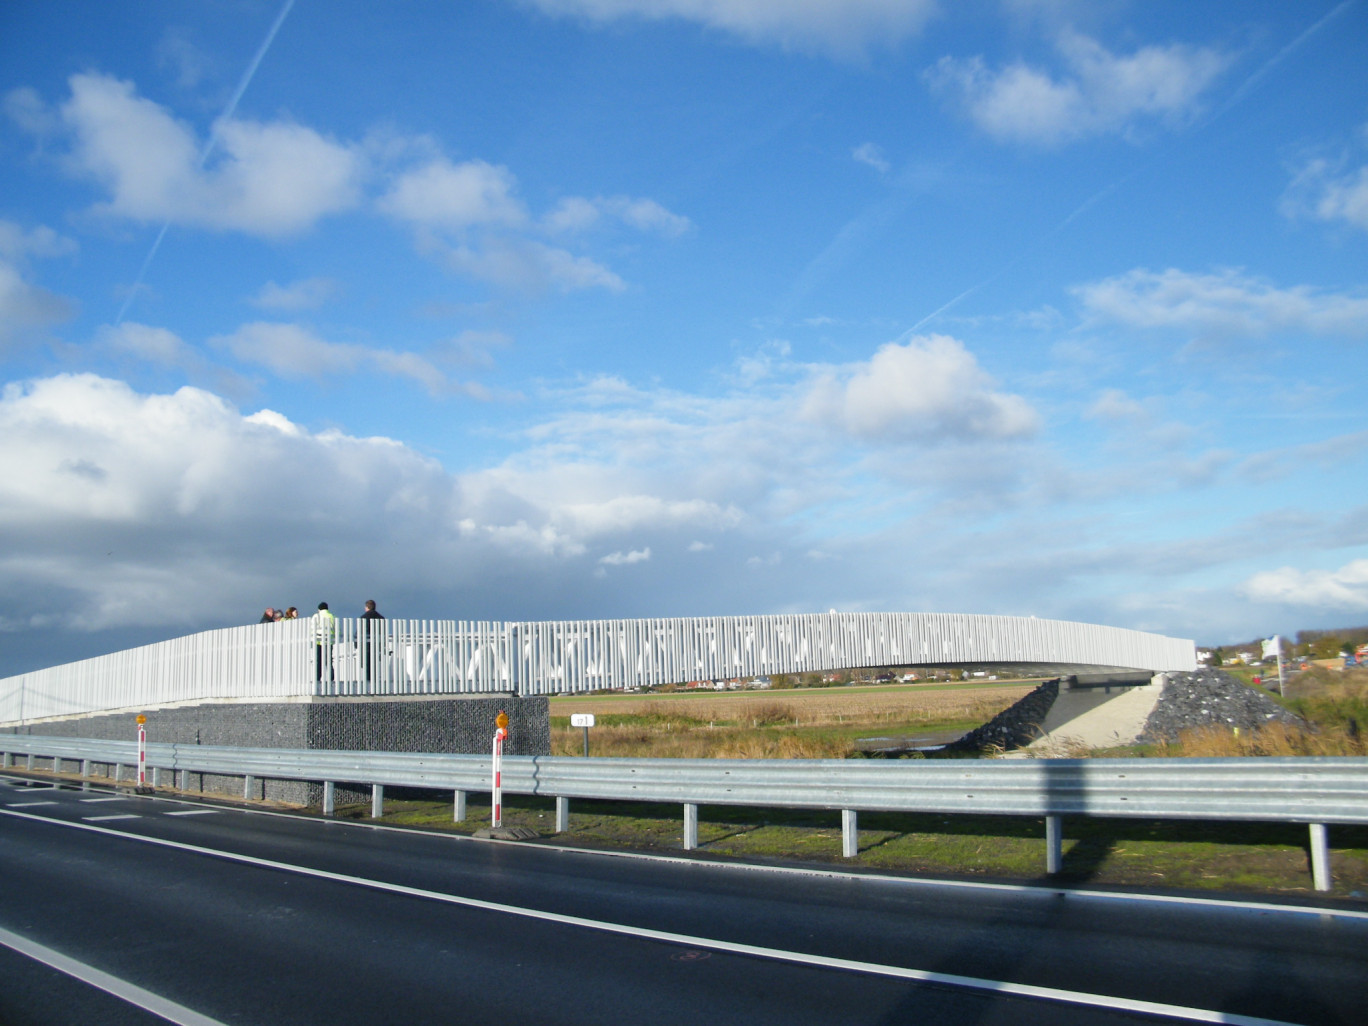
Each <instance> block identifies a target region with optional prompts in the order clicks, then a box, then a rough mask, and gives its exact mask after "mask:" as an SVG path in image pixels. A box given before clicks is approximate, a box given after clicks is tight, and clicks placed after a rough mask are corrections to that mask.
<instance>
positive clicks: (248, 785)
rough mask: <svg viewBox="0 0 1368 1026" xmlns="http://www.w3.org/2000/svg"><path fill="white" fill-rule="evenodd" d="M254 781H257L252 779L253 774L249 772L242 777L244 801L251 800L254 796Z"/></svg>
mask: <svg viewBox="0 0 1368 1026" xmlns="http://www.w3.org/2000/svg"><path fill="white" fill-rule="evenodd" d="M254 783H256V781H255V780H253V779H252V775H251V774H250V773H248V774H247V775H246V776H245V777H243V778H242V800H243V801H250V800H251V798H252V785H253V784H254Z"/></svg>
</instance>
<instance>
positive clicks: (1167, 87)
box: [927, 32, 1230, 146]
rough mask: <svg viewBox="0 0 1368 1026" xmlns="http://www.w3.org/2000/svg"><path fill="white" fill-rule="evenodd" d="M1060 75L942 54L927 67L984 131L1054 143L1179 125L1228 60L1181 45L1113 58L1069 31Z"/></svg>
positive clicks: (1062, 38) (1017, 139)
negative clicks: (1156, 125) (1143, 127)
mask: <svg viewBox="0 0 1368 1026" xmlns="http://www.w3.org/2000/svg"><path fill="white" fill-rule="evenodd" d="M1056 49H1057V51H1058V54H1059V57H1060V60H1061V62H1062V64H1063V66H1064V70H1063V72H1062V73H1061V74H1058V75H1056V74H1052V73H1051V72H1050V71H1047V70H1042V69H1041V68H1038V67H1033V66H1031V65H1029V64H1027V63H1025V62H1017V63H1014V64H1011V65H1008V66H1007V67H1004V68H1000V69H993V68H990V67H988V65H987V64H986V63H985V62H984V60H983V58H982V57H971V58H967V59H965V58H957V57H943V58H941V60H940V61H939V62H937V63H936V65H935V66H934V67H932V68H931V69H929V70H928V72H927V78H928V80H929V81H930V83H931V84H932V86H933V87H935V88H937V89H938V90H940V91H942V92H944V93H945V94H947V95H949V96H951V97H952V98H954V99H955V100H957V101H958V102H960V103H961V104H962V105H963V107H964V109H965V110H966V111H967V113H968V114H969V117H970V118H971V119H972V120H973V121H974V122H975V123H977V124H978V126H979V127H980V128H982V129H983V130H984V131H985V132H987V133H988V134H989V135H991V136H993V137H994V138H996V139H999V140H1002V141H1005V142H1022V143H1031V144H1036V145H1042V146H1054V145H1058V144H1061V143H1065V142H1069V141H1071V140H1073V139H1076V138H1080V137H1083V136H1089V135H1102V134H1113V133H1120V134H1125V133H1127V132H1130V131H1133V130H1134V129H1136V128H1137V127H1138V126H1139V125H1141V124H1144V123H1154V122H1157V123H1159V124H1163V125H1170V126H1171V125H1177V124H1182V123H1184V122H1185V121H1187V120H1188V119H1190V118H1191V117H1192V116H1193V114H1194V113H1195V112H1196V111H1197V109H1198V105H1199V103H1200V101H1201V98H1202V96H1203V94H1205V93H1206V91H1207V90H1208V89H1209V88H1210V86H1211V85H1212V83H1213V82H1214V81H1215V80H1216V79H1217V77H1218V76H1219V75H1220V74H1221V72H1222V71H1224V70H1225V69H1226V67H1228V66H1229V64H1230V58H1229V57H1228V56H1227V55H1225V54H1222V53H1219V52H1217V51H1215V50H1210V49H1205V48H1201V47H1191V46H1185V45H1182V44H1173V45H1170V46H1146V47H1142V48H1140V49H1138V50H1136V51H1135V52H1134V53H1132V54H1129V55H1117V54H1114V53H1112V52H1111V51H1109V50H1108V49H1106V48H1105V47H1104V46H1102V44H1100V43H1098V42H1097V41H1096V40H1093V39H1090V38H1088V37H1087V36H1084V35H1081V34H1079V33H1076V32H1066V33H1064V34H1063V35H1061V36H1060V37H1059V40H1058V43H1057V47H1056Z"/></svg>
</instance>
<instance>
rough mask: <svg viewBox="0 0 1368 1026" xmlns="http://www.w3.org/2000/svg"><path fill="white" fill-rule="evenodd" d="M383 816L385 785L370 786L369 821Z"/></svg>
mask: <svg viewBox="0 0 1368 1026" xmlns="http://www.w3.org/2000/svg"><path fill="white" fill-rule="evenodd" d="M384 814H385V785H384V784H371V819H379V818H380V817H381V816H383V815H384Z"/></svg>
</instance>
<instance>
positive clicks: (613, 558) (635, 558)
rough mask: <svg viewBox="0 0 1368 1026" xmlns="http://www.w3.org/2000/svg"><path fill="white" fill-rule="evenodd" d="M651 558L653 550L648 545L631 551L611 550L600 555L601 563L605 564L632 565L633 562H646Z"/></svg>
mask: <svg viewBox="0 0 1368 1026" xmlns="http://www.w3.org/2000/svg"><path fill="white" fill-rule="evenodd" d="M650 558H651V550H650V548H649V547H648V548H644V549H633V550H632V551H631V552H610V553H608V555H606V556H601V557H599V563H601V564H602V565H603V566H630V565H631V564H633V563H644V562H646V561H647V560H648V559H650Z"/></svg>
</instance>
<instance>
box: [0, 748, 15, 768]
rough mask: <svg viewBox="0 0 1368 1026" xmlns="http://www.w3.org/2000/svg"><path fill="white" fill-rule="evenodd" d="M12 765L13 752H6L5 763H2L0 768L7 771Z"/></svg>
mask: <svg viewBox="0 0 1368 1026" xmlns="http://www.w3.org/2000/svg"><path fill="white" fill-rule="evenodd" d="M13 765H14V753H13V752H6V753H5V761H4V762H3V763H0V768H4V769H9V768H10V767H12V766H13Z"/></svg>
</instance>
